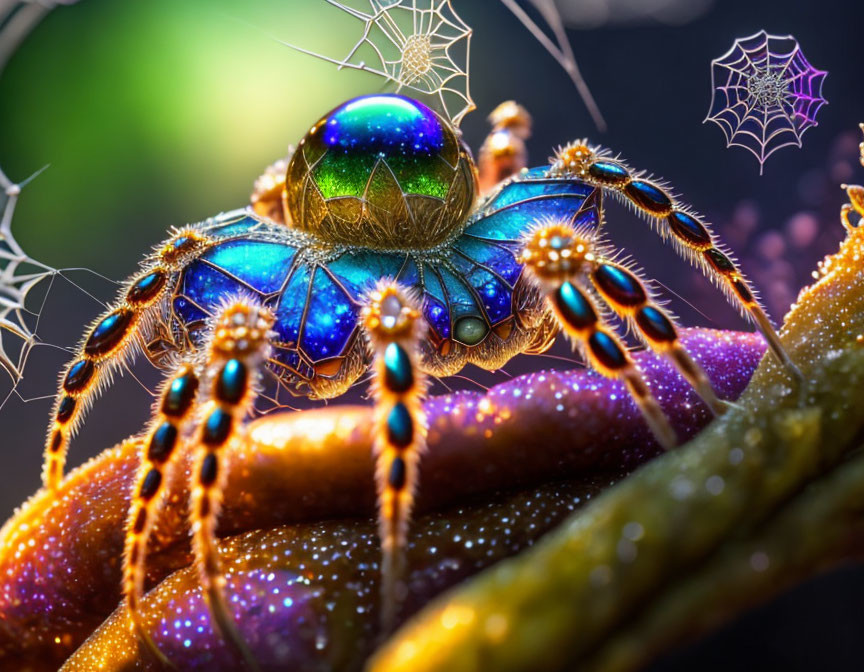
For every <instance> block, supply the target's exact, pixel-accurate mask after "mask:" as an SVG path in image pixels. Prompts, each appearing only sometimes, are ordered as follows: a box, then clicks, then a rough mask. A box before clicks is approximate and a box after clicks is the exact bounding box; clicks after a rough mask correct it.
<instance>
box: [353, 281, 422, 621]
mask: <svg viewBox="0 0 864 672" xmlns="http://www.w3.org/2000/svg"><path fill="white" fill-rule="evenodd" d="M362 319H363V327H364V329H365V331H366V333H367V335H368V336H369V340H370V344H371V346H372V350H373V353H374V360H375V361H374V365H373V375H374V378H373V394H374V396H375V447H374V449H375V458H376V465H375V481H376V485H377V492H378V521H379V536H380V539H381V551H382V564H381V628H382V632H383V634H385V635H386V634H388V633H389V632H390V631H391V630H392V629H393V626H394V625H395V619H396V616H397V612H398V608H399V604H400V603H401V602H402V597H403V595H402V594H401V593H402V592H404V584H403V574H404V569H405V567H404V564H405V558H404V550H405V543H406V538H407V533H408V524H409V521H410V518H411V510H412V508H413V505H414V494H415V490H416V488H417V482H418V466H419V461H420V456H421V455H422V453H423V451H424V450H425V447H426V416H425V414H424V413H423V407H422V400H423V396H424V394H425V392H426V380H425V377H424V376H423V374H422V373H421V372H420V370H419V368H418V366H417V353H418V344H419V341H420V338H421V337H422V335H423V324H422V318H421V317H420V313H419V311H418V309H417V307H416V303H415V301H414V300H413V299H412V298H411V297H410V296H409V295H408V294H407V293H406V292H405V291H404V290H403V289H401V288H400V287H398V286H397V285H396V284H395V283H393V282H388V281H382V282H381V283H380V284H379V286H378V287H377V288H376V290H375V291H373V292H372V293H371V294H370V296H369V299H368V303H367V305H366V308H365V310H364V311H363V318H362Z"/></svg>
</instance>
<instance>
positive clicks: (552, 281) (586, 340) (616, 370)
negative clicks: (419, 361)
mask: <svg viewBox="0 0 864 672" xmlns="http://www.w3.org/2000/svg"><path fill="white" fill-rule="evenodd" d="M557 229H566V232H573V229H571V228H569V227H560V226H558V225H555V224H551V225H540V226H538V228H537V229H535V231H534V232H532V233H531V234H529V235H528V236H526V240H525V245H524V248H523V251H522V255H521V261H522V262H523V263H524V264H525V267H526V269H527V270H528V271H529V273H530V276H531V278H532V280H533V281H534V282H535V283H536V285H537V286H538V287H539V288H540V289H541V291H543V292H544V294H545V295H546V301H547V303H548V305H549V308H550V309H551V310H552V312H553V314H554V315H555V317H556V318H557V320H558V323H559V324H560V325H561V328H562V329H563V330H564V332H565V333H566V334H567V336H568V337H569V338H570V339H571V341H572V342H573V343H574V344H575V345H577V346H578V347H579V349H580V350H581V351H582V353H583V355H584V356H585V359H586V361H588V362H590V364H591V366H592V367H593V368H594V369H595V370H596V371H597V372H598V373H600V374H602V375H604V376H606V377H607V378H617V379H620V380H621V381H622V382H623V383H624V384H625V385H626V387H627V390H628V391H629V392H630V395H631V396H632V397H633V399H634V400H635V401H636V404H637V405H638V406H639V410H640V411H641V412H642V415H643V417H644V418H645V421H646V422H647V424H648V426H649V428H650V429H651V431H652V433H653V434H654V437H655V438H656V439H657V442H658V443H659V444H660V445H661V446H663V448H665V449H666V450H669V449H671V448H674V447H675V446H676V445H677V443H678V440H677V438H676V436H675V431H674V430H673V429H672V426H671V425H670V424H669V420H668V419H667V418H666V416H665V415H664V413H663V410H662V409H661V408H660V404H658V403H657V400H656V399H655V398H654V395H652V394H651V391H650V390H649V388H648V385H647V384H646V383H645V379H644V378H643V376H642V372H641V371H639V368H638V367H637V366H636V363H635V362H634V361H633V359H632V358H631V357H630V355H629V353H628V352H627V348H626V347H625V346H624V344H623V343H622V342H621V339H619V338H618V337H617V336H616V335H615V333H614V332H613V331H611V330H610V329H609V328H608V327H607V326H606V324H605V322H604V320H603V318H602V317H601V314H600V311H599V310H598V308H597V305H596V304H595V302H594V301H593V300H592V298H591V296H590V293H589V292H588V291H587V288H585V287H583V286H580V284H581V283H580V280H581V278H582V276H583V275H584V273H585V265H586V263H588V264H590V262H591V257H592V256H593V253H592V252H591V250H590V247H589V246H588V245H587V244H586V243H585V241H583V240H581V237H579V236H574V237H567V236H566V235H565V236H562V235H559V234H560V233H564V231H557ZM547 234H552V235H547Z"/></svg>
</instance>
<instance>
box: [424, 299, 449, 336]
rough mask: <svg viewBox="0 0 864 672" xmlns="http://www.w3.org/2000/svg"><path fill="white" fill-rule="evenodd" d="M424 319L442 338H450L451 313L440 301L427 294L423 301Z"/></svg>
mask: <svg viewBox="0 0 864 672" xmlns="http://www.w3.org/2000/svg"><path fill="white" fill-rule="evenodd" d="M423 317H424V318H425V319H426V324H428V325H429V326H431V327H432V328H433V329H434V330H435V333H437V334H438V336H440V337H441V338H445V339H446V338H450V333H451V331H450V312H449V311H448V310H447V307H446V306H445V305H444V304H443V303H442V302H441V301H438V299H436V298H434V297H433V296H430V295H429V294H426V295H425V296H424V299H423Z"/></svg>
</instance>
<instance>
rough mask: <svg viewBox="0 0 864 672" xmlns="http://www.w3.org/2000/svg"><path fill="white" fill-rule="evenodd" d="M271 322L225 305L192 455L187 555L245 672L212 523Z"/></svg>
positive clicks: (244, 304) (245, 303) (238, 303)
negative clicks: (228, 449) (227, 450)
mask: <svg viewBox="0 0 864 672" xmlns="http://www.w3.org/2000/svg"><path fill="white" fill-rule="evenodd" d="M273 322H274V316H273V314H272V313H271V312H270V311H269V310H267V309H266V308H263V307H260V306H259V305H257V304H256V303H255V302H253V301H250V300H245V299H237V300H233V301H229V302H227V303H226V304H225V306H224V308H223V309H222V310H221V311H220V313H219V315H218V317H217V319H216V321H215V322H214V323H213V325H212V327H211V335H210V344H209V346H208V348H207V368H206V373H205V380H206V381H207V384H208V385H209V386H210V389H209V390H208V392H209V395H208V401H206V402H205V403H204V405H203V409H202V414H201V419H200V422H201V425H200V427H199V428H198V429H197V431H196V435H195V438H194V443H193V449H194V451H195V459H194V462H193V467H192V476H191V478H192V480H193V482H192V484H191V488H190V489H191V492H192V499H191V503H190V513H189V515H190V519H191V527H192V551H193V554H194V557H195V563H196V565H197V567H198V573H199V577H200V581H201V588H202V591H203V593H204V596H205V599H206V601H207V605H208V607H209V609H210V613H211V615H212V617H213V622H214V624H215V626H216V629H218V630H219V631H220V634H221V635H222V637H223V638H224V639H225V641H226V642H227V643H229V644H230V645H232V646H233V647H234V648H235V649H236V651H237V653H239V654H240V656H241V657H242V658H243V660H244V661H245V663H246V665H247V667H249V668H250V669H252V670H257V669H258V665H257V663H256V662H255V659H254V657H253V656H252V653H251V651H250V650H249V648H248V646H247V645H246V643H245V641H244V640H243V637H242V635H241V634H240V632H239V630H238V629H237V625H236V624H235V622H234V619H233V617H232V616H231V612H230V610H229V608H228V603H227V601H226V599H225V593H224V587H225V577H224V576H223V575H222V571H221V567H220V562H219V547H218V546H217V543H216V522H217V519H218V517H219V512H220V510H221V506H222V491H223V489H224V487H225V481H226V477H227V471H226V469H225V465H224V463H222V456H223V454H224V449H225V448H226V447H227V446H229V445H230V444H231V443H232V442H233V441H235V440H237V439H239V438H241V437H242V432H243V431H244V424H243V421H244V419H245V418H246V415H247V414H248V413H249V411H250V410H251V408H252V404H253V403H254V401H255V397H256V396H257V388H258V378H259V377H260V370H261V368H262V367H263V366H264V363H265V362H266V361H267V357H268V355H269V350H270V345H269V344H270V338H271V333H270V330H271V328H272V326H273Z"/></svg>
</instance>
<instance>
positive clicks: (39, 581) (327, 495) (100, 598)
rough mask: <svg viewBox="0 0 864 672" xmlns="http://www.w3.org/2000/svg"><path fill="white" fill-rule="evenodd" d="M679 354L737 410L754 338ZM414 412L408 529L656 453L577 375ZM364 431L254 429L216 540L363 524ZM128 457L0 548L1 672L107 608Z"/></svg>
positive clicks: (364, 422)
mask: <svg viewBox="0 0 864 672" xmlns="http://www.w3.org/2000/svg"><path fill="white" fill-rule="evenodd" d="M682 340H683V341H684V343H685V344H686V346H687V348H688V350H689V351H690V352H691V353H692V354H693V356H694V358H695V359H696V360H697V361H699V362H700V363H701V364H702V366H703V367H704V368H705V370H706V372H707V373H708V375H709V377H710V378H711V380H712V382H713V384H714V386H715V388H716V389H717V392H718V394H719V395H720V396H721V397H722V398H725V399H735V398H737V397H738V395H739V394H740V393H741V391H742V390H743V389H744V386H745V385H746V383H747V381H748V380H749V378H750V375H751V374H752V371H753V370H754V369H755V367H756V365H757V363H758V362H759V360H760V359H761V357H762V354H763V352H764V348H765V346H764V342H763V341H762V340H761V338H759V337H758V336H755V335H752V334H741V333H735V332H718V331H709V330H690V331H684V332H682ZM634 357H635V358H636V359H637V361H638V362H639V363H640V366H641V367H642V368H643V370H644V371H645V373H646V378H647V379H648V381H649V383H650V384H651V386H652V389H653V390H654V391H655V394H656V396H657V398H658V400H659V401H660V403H661V405H662V406H663V408H664V410H665V412H666V413H667V414H668V416H669V418H670V420H671V422H672V423H673V426H675V428H676V431H677V432H678V433H679V436H681V437H682V438H684V437H688V436H692V435H693V434H694V433H696V432H697V431H698V430H699V429H700V428H701V427H703V426H704V425H705V424H706V423H707V422H708V420H709V417H710V414H709V413H708V411H707V409H706V408H705V407H704V406H703V405H702V403H701V401H700V400H699V399H698V397H697V396H696V395H695V394H694V393H693V392H692V390H691V389H690V386H689V385H688V384H687V383H686V382H685V381H684V380H683V379H682V378H681V377H680V376H678V374H677V373H676V372H675V371H674V370H673V369H672V368H671V366H670V365H669V364H668V363H666V362H665V361H663V360H659V359H657V358H656V357H655V356H654V355H652V354H650V353H636V354H635V355H634ZM426 412H427V415H428V418H429V437H428V445H429V450H428V453H427V457H426V459H425V460H424V464H423V481H422V482H423V485H422V487H421V488H420V491H419V492H418V499H417V506H416V511H417V512H418V515H422V514H423V513H424V512H429V511H431V510H434V509H440V508H442V507H444V506H447V505H453V504H454V503H456V502H458V501H459V500H462V499H465V498H467V497H470V496H480V495H483V494H485V493H492V492H495V491H496V490H500V489H502V488H525V487H531V486H534V485H536V484H538V483H543V482H549V481H553V480H560V479H565V478H570V477H573V476H574V475H579V474H584V473H587V472H589V471H590V472H592V473H598V472H609V471H613V472H616V473H620V472H621V471H624V472H626V471H629V470H631V469H633V468H635V467H636V466H638V465H639V464H641V463H642V462H644V461H645V460H647V459H649V458H651V457H653V456H655V455H656V454H657V453H658V452H659V447H658V446H657V445H656V444H655V443H653V440H652V438H651V436H650V434H649V432H648V429H647V428H646V427H645V425H644V423H643V421H642V419H641V416H640V414H639V411H638V409H637V408H636V406H635V404H634V403H633V402H632V400H630V398H629V397H628V395H627V394H626V391H625V389H624V388H623V386H622V385H620V384H619V383H616V382H611V381H607V380H605V379H603V378H601V377H599V376H597V375H595V374H591V373H588V372H586V371H584V370H577V371H571V372H538V373H534V374H529V375H526V376H521V377H519V378H515V379H513V380H511V381H508V382H507V383H504V384H502V385H498V386H496V387H494V388H492V390H490V391H489V392H488V393H486V394H479V393H471V392H463V393H458V394H453V395H447V396H443V397H436V398H432V399H430V400H429V401H428V402H427V404H426ZM370 418H371V409H369V408H359V407H338V408H330V409H326V410H322V411H312V412H303V413H295V414H287V415H275V416H269V417H267V418H263V419H261V420H258V421H256V422H255V423H253V424H252V426H251V427H250V431H249V440H248V445H246V446H244V447H243V448H241V449H239V450H236V451H233V452H230V453H229V454H227V455H226V462H227V467H228V470H229V473H230V477H229V480H228V482H227V484H226V489H225V509H224V512H223V515H222V518H221V519H220V525H219V533H220V534H222V535H232V534H237V533H240V532H244V531H249V530H256V529H268V528H272V527H275V526H277V525H284V524H290V523H296V522H300V521H304V520H305V521H315V520H323V519H336V518H357V517H358V516H360V517H369V518H372V517H373V516H374V513H375V493H374V487H373V483H374V479H373V469H374V466H373V461H372V457H371V445H372V423H371V420H370ZM138 450H139V449H138V446H137V445H136V444H135V443H134V442H128V443H126V444H124V445H121V446H120V447H118V448H113V449H110V450H108V451H106V452H105V453H103V454H102V455H100V456H99V457H98V458H96V459H94V460H92V461H91V462H89V463H88V464H86V465H85V466H84V467H82V468H80V469H78V470H77V471H75V472H73V473H72V474H70V477H69V478H68V480H67V481H65V482H64V484H63V486H62V489H61V491H60V493H59V496H58V497H57V498H56V499H55V498H52V497H47V496H46V495H44V494H38V495H36V496H34V498H33V499H31V500H30V501H29V502H27V503H26V504H25V505H24V506H23V507H22V508H21V510H20V511H19V512H18V513H17V514H16V515H15V516H14V517H13V518H12V519H11V520H10V521H9V522H8V523H7V524H6V526H5V527H4V528H3V530H2V532H0V614H2V619H0V669H4V668H5V669H20V666H17V665H18V661H20V660H21V659H22V658H23V659H28V660H34V659H38V660H47V661H49V663H50V661H52V660H53V661H55V662H54V667H55V668H56V663H57V662H58V661H61V660H63V659H64V658H65V657H67V656H68V655H69V654H70V653H71V652H72V651H73V650H74V649H75V648H76V647H77V645H78V644H79V643H80V642H81V641H83V639H84V638H85V637H87V636H88V635H89V634H90V633H91V632H92V631H93V629H94V628H96V627H97V626H98V625H99V623H101V622H102V620H103V619H104V618H105V617H107V615H108V614H109V613H111V611H112V610H113V609H114V608H115V607H116V605H117V603H118V602H119V601H120V588H121V567H120V562H119V558H120V556H121V553H122V548H123V539H124V536H123V527H124V522H125V520H126V512H127V510H128V500H127V496H128V492H129V489H130V486H131V484H132V481H133V479H134V475H135V469H136V467H137V455H138V454H139V453H138ZM186 468H187V469H188V465H187V467H186ZM178 471H182V470H181V469H178ZM179 480H180V481H183V480H184V479H179ZM186 497H187V493H186V492H185V490H184V486H182V485H179V484H178V483H173V484H171V486H170V487H169V491H168V493H167V498H168V500H169V501H175V502H176V501H180V502H182V501H186ZM184 514H185V512H184V511H183V507H182V506H177V505H175V506H169V507H168V509H167V511H166V513H165V516H164V517H163V518H162V519H161V520H160V521H159V522H158V524H157V525H156V527H155V529H154V541H153V545H152V546H151V550H150V553H149V556H148V557H149V558H150V560H149V581H150V583H151V585H152V582H155V581H158V580H160V579H162V578H164V577H165V576H166V575H168V574H169V573H170V572H172V571H174V570H176V569H179V568H181V567H184V566H186V565H187V564H188V563H189V561H190V557H189V546H188V529H187V528H186V526H185V522H184V520H185V515H184ZM514 524H515V525H521V524H522V522H520V521H515V522H514ZM418 543H422V542H418ZM490 543H491V542H490ZM448 561H453V562H458V558H450V559H448ZM181 611H182V610H181ZM178 617H179V615H178ZM49 668H50V664H49Z"/></svg>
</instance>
